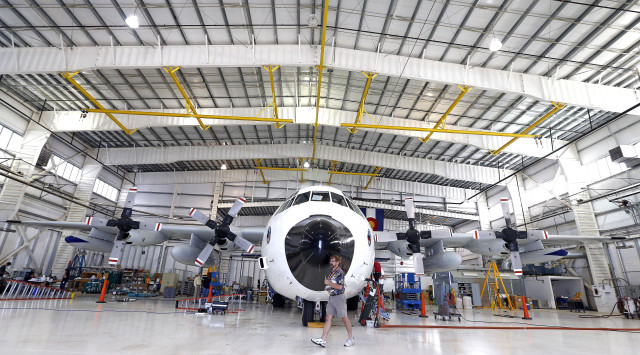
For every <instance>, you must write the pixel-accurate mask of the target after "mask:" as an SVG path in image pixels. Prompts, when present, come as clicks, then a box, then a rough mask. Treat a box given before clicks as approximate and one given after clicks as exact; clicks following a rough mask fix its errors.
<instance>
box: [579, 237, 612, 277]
mask: <svg viewBox="0 0 640 355" xmlns="http://www.w3.org/2000/svg"><path fill="white" fill-rule="evenodd" d="M584 250H585V253H586V254H587V260H588V261H589V271H590V272H591V284H592V285H601V284H602V281H603V280H606V279H611V270H610V269H609V263H608V262H607V257H606V255H605V250H604V248H603V247H602V244H600V243H597V244H585V245H584Z"/></svg>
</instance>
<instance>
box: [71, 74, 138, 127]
mask: <svg viewBox="0 0 640 355" xmlns="http://www.w3.org/2000/svg"><path fill="white" fill-rule="evenodd" d="M78 73H79V71H75V72H73V73H70V72H66V73H60V75H62V77H63V78H65V79H67V80H68V81H69V82H70V83H71V84H72V85H73V86H75V87H76V89H78V91H80V92H81V93H82V94H83V95H84V96H85V97H86V98H87V99H89V100H90V101H91V102H93V104H94V105H96V107H98V108H99V109H101V110H104V106H102V105H101V104H100V103H99V102H98V100H96V99H94V98H93V96H91V94H89V93H88V92H87V90H85V89H84V88H83V87H82V86H80V84H78V83H77V82H76V81H75V80H73V77H74V76H75V75H76V74H78ZM84 111H87V112H88V111H89V110H84ZM105 113H106V112H105ZM106 114H107V116H108V117H109V118H110V119H111V120H112V121H113V122H115V123H116V124H117V125H118V127H120V128H122V130H123V131H124V132H125V133H126V134H132V133H133V132H135V131H137V129H134V130H129V129H127V127H125V126H124V125H123V124H122V123H120V121H118V120H117V119H116V118H115V117H113V115H112V114H110V113H106Z"/></svg>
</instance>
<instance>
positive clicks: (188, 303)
mask: <svg viewBox="0 0 640 355" xmlns="http://www.w3.org/2000/svg"><path fill="white" fill-rule="evenodd" d="M212 301H222V302H227V304H228V308H227V311H226V312H227V313H237V312H244V309H243V308H242V302H246V295H244V294H231V295H219V296H211V297H198V298H185V299H181V300H176V309H182V310H184V311H185V312H197V311H198V310H200V309H203V308H205V304H206V303H210V302H212Z"/></svg>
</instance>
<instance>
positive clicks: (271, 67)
mask: <svg viewBox="0 0 640 355" xmlns="http://www.w3.org/2000/svg"><path fill="white" fill-rule="evenodd" d="M263 68H264V69H266V70H267V71H268V72H269V80H271V95H272V96H273V103H272V104H271V106H272V107H273V118H275V119H276V120H277V119H278V104H277V103H276V88H275V84H274V83H273V72H274V71H276V70H278V68H280V66H279V65H278V66H276V67H275V68H274V67H273V66H272V65H270V66H269V67H268V68H267V67H265V66H263ZM282 127H284V123H283V124H280V123H276V128H282Z"/></svg>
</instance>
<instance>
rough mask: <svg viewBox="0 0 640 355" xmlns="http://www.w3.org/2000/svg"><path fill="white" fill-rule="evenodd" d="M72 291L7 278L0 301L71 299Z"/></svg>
mask: <svg viewBox="0 0 640 355" xmlns="http://www.w3.org/2000/svg"><path fill="white" fill-rule="evenodd" d="M72 298H73V292H71V291H66V290H61V289H59V288H54V287H47V286H42V285H36V284H32V283H28V282H24V281H16V280H8V281H7V287H5V288H4V291H2V295H1V296H0V301H18V300H61V299H72Z"/></svg>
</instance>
